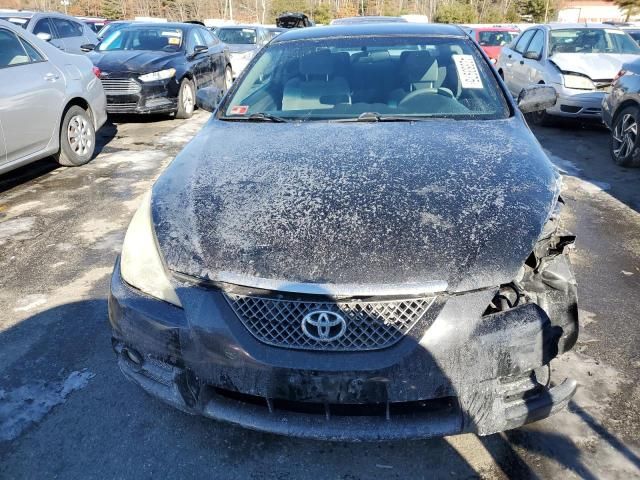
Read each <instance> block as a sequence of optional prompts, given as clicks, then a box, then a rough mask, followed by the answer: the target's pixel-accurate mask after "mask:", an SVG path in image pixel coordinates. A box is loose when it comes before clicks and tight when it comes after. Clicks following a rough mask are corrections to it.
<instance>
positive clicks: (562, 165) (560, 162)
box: [544, 149, 582, 177]
mask: <svg viewBox="0 0 640 480" xmlns="http://www.w3.org/2000/svg"><path fill="white" fill-rule="evenodd" d="M544 152H545V153H546V154H547V157H549V160H551V163H553V164H554V165H555V166H556V167H558V170H560V173H563V174H565V175H573V176H576V177H577V176H579V175H580V173H581V172H582V169H581V168H580V167H578V166H577V165H576V164H575V163H573V162H571V161H569V160H565V159H564V158H561V157H559V156H557V155H554V154H553V153H551V152H550V151H549V150H547V149H545V150H544Z"/></svg>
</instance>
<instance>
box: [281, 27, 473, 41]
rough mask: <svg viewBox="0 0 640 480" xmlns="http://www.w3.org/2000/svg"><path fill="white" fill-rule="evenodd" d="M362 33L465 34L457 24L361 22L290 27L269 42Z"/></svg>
mask: <svg viewBox="0 0 640 480" xmlns="http://www.w3.org/2000/svg"><path fill="white" fill-rule="evenodd" d="M364 35H380V36H398V37H406V36H453V37H461V38H465V37H466V36H467V35H466V34H465V33H464V31H463V30H462V29H461V28H460V27H458V26H457V25H443V24H434V23H362V24H355V25H329V26H326V27H308V28H292V29H290V30H289V31H287V32H284V33H282V34H280V35H278V36H277V37H276V38H274V39H273V40H272V41H271V43H278V42H286V41H289V40H307V39H316V38H318V39H321V38H332V37H338V38H339V37H349V36H354V37H357V36H364Z"/></svg>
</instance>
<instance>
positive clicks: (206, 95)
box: [196, 87, 222, 112]
mask: <svg viewBox="0 0 640 480" xmlns="http://www.w3.org/2000/svg"><path fill="white" fill-rule="evenodd" d="M221 97H222V90H220V89H219V88H218V87H204V88H200V89H198V93H197V94H196V105H197V106H198V108H201V109H202V110H206V111H207V112H213V111H214V110H215V109H216V108H217V107H218V103H220V98H221Z"/></svg>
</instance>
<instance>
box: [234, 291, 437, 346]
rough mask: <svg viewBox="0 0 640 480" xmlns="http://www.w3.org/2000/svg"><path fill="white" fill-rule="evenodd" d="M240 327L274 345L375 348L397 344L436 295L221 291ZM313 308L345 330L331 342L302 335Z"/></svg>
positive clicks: (426, 309) (420, 317) (417, 320)
mask: <svg viewBox="0 0 640 480" xmlns="http://www.w3.org/2000/svg"><path fill="white" fill-rule="evenodd" d="M224 296H225V298H226V300H227V302H228V303H229V305H230V306H231V308H232V309H233V311H234V312H235V314H236V315H237V316H238V318H239V319H240V321H241V322H242V324H243V325H244V326H245V328H246V329H247V330H248V331H249V333H251V335H253V336H254V337H255V338H256V339H257V340H259V341H261V342H263V343H266V344H268V345H272V346H275V347H282V348H291V349H301V350H324V351H332V352H357V351H367V350H379V349H382V348H387V347H390V346H392V345H394V344H395V343H397V342H399V341H400V340H401V339H402V338H403V337H404V336H405V335H406V334H407V333H408V332H409V331H410V330H411V329H412V328H413V327H414V326H415V325H416V324H417V323H418V322H419V321H420V319H422V318H423V317H424V316H425V314H426V313H427V311H428V310H429V308H430V307H431V306H432V305H433V303H434V302H435V300H436V297H421V298H410V299H401V300H384V301H372V302H368V301H362V300H354V301H344V302H339V301H338V302H332V301H325V300H317V301H316V300H309V301H304V300H287V299H280V298H270V297H262V296H253V295H240V294H235V293H229V292H225V293H224ZM316 310H324V311H331V312H335V313H337V314H339V315H341V316H342V317H343V318H344V319H345V320H346V322H347V330H346V333H345V334H344V335H343V336H342V337H340V338H338V339H336V340H332V341H322V342H321V341H317V340H314V339H312V338H309V337H308V336H306V335H305V334H304V332H303V330H302V319H303V318H304V316H305V315H307V314H308V313H310V312H313V311H316Z"/></svg>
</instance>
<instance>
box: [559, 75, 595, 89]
mask: <svg viewBox="0 0 640 480" xmlns="http://www.w3.org/2000/svg"><path fill="white" fill-rule="evenodd" d="M563 78H564V86H565V87H567V88H575V89H577V90H595V89H596V86H595V85H594V83H593V82H592V81H591V79H589V78H587V77H583V76H580V75H563Z"/></svg>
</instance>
